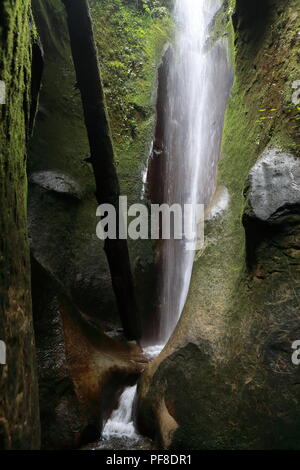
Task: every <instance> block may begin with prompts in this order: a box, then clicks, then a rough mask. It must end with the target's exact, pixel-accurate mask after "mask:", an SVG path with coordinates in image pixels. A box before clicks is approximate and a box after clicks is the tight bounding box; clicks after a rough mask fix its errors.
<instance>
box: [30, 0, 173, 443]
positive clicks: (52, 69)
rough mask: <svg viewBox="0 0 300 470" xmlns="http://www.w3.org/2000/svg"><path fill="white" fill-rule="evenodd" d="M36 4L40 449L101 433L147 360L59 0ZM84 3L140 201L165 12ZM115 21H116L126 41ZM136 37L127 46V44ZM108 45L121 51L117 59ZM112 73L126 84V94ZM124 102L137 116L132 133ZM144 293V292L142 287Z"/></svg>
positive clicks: (34, 213) (33, 226) (137, 250)
mask: <svg viewBox="0 0 300 470" xmlns="http://www.w3.org/2000/svg"><path fill="white" fill-rule="evenodd" d="M32 5H33V12H34V17H35V21H36V24H37V29H38V32H39V35H40V39H41V42H42V45H43V49H44V57H45V68H44V75H43V82H42V90H41V96H40V106H39V111H38V114H37V119H36V125H35V129H34V135H33V138H32V140H31V146H30V156H29V162H28V173H29V235H30V245H31V253H32V260H33V261H32V266H33V270H32V293H33V313H34V325H35V333H36V338H37V346H38V348H37V352H38V354H37V356H38V367H39V383H40V406H41V425H42V448H45V449H70V448H76V447H78V446H80V445H82V444H85V443H87V442H89V441H91V440H96V439H98V438H99V436H100V432H101V427H102V423H103V422H104V421H105V420H106V419H107V417H108V415H109V413H110V411H111V410H112V409H113V407H114V406H115V405H116V404H117V402H116V399H117V398H118V393H119V392H120V390H122V387H123V386H125V385H127V384H129V383H130V382H131V381H132V380H135V379H136V377H137V374H139V373H140V372H141V370H142V369H143V368H144V364H143V358H142V357H141V355H140V349H139V348H138V346H137V345H136V344H127V343H126V342H125V341H124V337H123V336H122V330H121V331H120V319H119V316H118V312H117V309H116V302H115V298H114V293H113V290H112V286H111V279H110V273H109V268H108V264H107V261H106V257H105V254H104V250H103V243H102V242H101V241H100V240H98V239H97V237H96V225H97V223H98V222H99V219H97V218H96V207H97V203H96V198H95V182H94V175H93V172H92V168H91V166H90V164H89V163H88V162H87V161H86V160H87V158H88V155H89V145H88V141H87V135H86V129H85V126H84V119H83V113H82V104H81V98H80V93H79V90H78V89H77V85H76V79H75V72H74V65H73V62H72V57H71V50H70V44H69V36H68V29H67V25H66V15H65V10H64V6H63V2H61V0H34V1H33V2H32ZM91 6H92V7H93V8H92V10H91V11H92V18H93V21H94V32H95V38H96V39H97V45H98V50H99V53H101V54H100V59H101V68H103V69H104V83H105V85H106V86H105V92H106V96H107V97H108V105H109V106H108V109H109V113H110V118H111V120H112V131H113V137H114V140H115V142H116V150H117V155H118V174H119V178H120V183H121V186H122V190H123V191H124V192H123V194H125V195H128V196H130V197H131V198H132V202H133V201H134V202H136V201H139V200H140V196H141V191H142V177H141V171H142V168H143V164H144V163H145V161H146V160H147V151H148V149H149V145H150V140H151V135H152V124H153V118H154V111H153V109H152V106H151V92H152V87H153V82H154V76H155V70H156V69H155V63H156V61H157V60H158V58H159V52H158V51H159V47H160V45H161V42H162V39H161V37H163V38H165V37H166V32H165V31H164V30H163V29H161V30H159V29H158V28H157V27H158V24H160V26H163V22H164V21H165V20H163V19H161V20H160V19H156V20H152V19H151V18H150V16H149V15H148V14H147V15H146V14H143V12H142V11H141V12H140V16H139V19H138V20H135V16H134V15H135V13H136V11H135V10H134V9H135V8H136V7H135V6H132V5H130V6H128V5H127V4H126V2H123V1H119V0H118V1H116V2H114V4H113V5H112V2H109V1H103V2H102V1H101V2H99V1H94V2H91ZM115 21H120V22H121V23H122V25H123V26H124V31H123V32H122V34H123V38H122V41H120V38H119V31H118V30H116V25H115ZM132 22H134V23H133V24H132ZM143 25H144V27H145V28H148V29H149V30H150V29H151V28H152V30H151V34H152V36H150V38H151V39H150V40H148V42H147V44H145V39H144V36H145V31H143V30H142V32H141V28H142V26H143ZM136 27H138V30H137V31H136V30H135V29H136ZM166 29H167V27H166ZM133 37H134V40H135V41H136V42H135V43H134V47H132V44H131V43H130V44H129V42H130V41H132V40H133ZM159 39H160V42H159V44H157V43H156V41H158V40H159ZM146 46H147V47H146ZM128 47H131V56H130V61H129V62H128ZM111 48H113V52H111ZM136 49H138V51H139V52H138V56H135V51H136ZM109 54H112V55H113V57H115V58H116V57H118V60H119V62H118V64H119V65H118V66H116V63H113V62H112V60H111V59H112V58H111V57H109ZM138 59H139V60H142V59H143V61H144V62H143V64H141V63H139V64H136V66H137V68H138V70H137V71H136V73H133V77H131V76H130V77H129V78H128V75H127V70H126V73H125V76H126V77H127V79H126V83H125V82H124V80H125V79H124V74H123V72H122V73H121V74H119V68H120V69H121V71H123V68H125V67H129V66H130V67H131V66H132V65H131V63H132V62H133V61H134V60H136V61H137V60H138ZM148 61H149V62H148ZM120 64H121V65H120ZM144 67H146V68H147V70H146V72H147V73H146V72H145V71H144ZM116 77H117V78H116ZM132 81H134V83H135V86H136V88H138V89H139V95H138V98H139V100H140V101H139V102H138V103H136V99H135V98H134V97H133V96H132V90H133V89H136V88H135V87H134V86H133V84H132ZM111 82H112V86H111V89H109V88H108V85H109V84H110V83H111ZM120 82H122V83H124V87H125V88H126V93H125V95H124V92H123V91H122V86H120ZM115 85H116V87H117V88H116V90H115V88H114V86H115ZM129 90H130V93H129ZM136 108H138V111H137V110H136ZM117 113H118V114H117ZM127 113H129V114H127ZM130 113H134V115H135V116H136V119H137V120H138V121H139V122H136V123H135V125H134V129H135V131H134V133H133V132H132V126H133V123H131V124H129V118H130ZM131 117H132V116H131ZM122 123H124V125H123V124H122ZM125 123H126V124H125ZM146 243H147V241H146ZM137 245H138V244H134V245H132V246H131V258H132V262H133V263H135V264H136V265H138V267H139V276H137V277H138V279H139V281H140V284H141V287H140V288H139V292H141V294H140V297H144V290H143V286H144V280H145V278H147V273H146V274H145V271H147V267H146V268H144V266H143V264H142V262H140V259H141V256H143V259H144V260H145V264H146V266H147V265H148V263H149V264H151V254H152V253H151V245H150V247H149V246H148V247H147V248H146V249H144V246H143V247H142V248H141V247H139V246H137ZM148 258H150V262H149V261H148ZM141 272H142V273H143V274H144V276H142V275H141ZM146 280H147V279H146ZM147 292H150V293H151V290H150V289H149V288H148V286H147Z"/></svg>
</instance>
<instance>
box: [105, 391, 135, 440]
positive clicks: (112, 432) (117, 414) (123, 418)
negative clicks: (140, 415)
mask: <svg viewBox="0 0 300 470" xmlns="http://www.w3.org/2000/svg"><path fill="white" fill-rule="evenodd" d="M136 388H137V386H136V385H134V386H133V387H127V388H125V390H124V392H123V393H122V395H121V397H120V402H119V406H118V408H117V409H116V410H115V411H114V412H113V414H112V415H111V417H110V418H109V420H108V421H107V422H106V425H105V428H104V430H103V433H102V437H103V439H106V440H107V439H111V438H114V437H118V438H122V437H125V438H129V439H137V438H138V437H139V436H138V434H137V432H136V430H135V427H134V424H133V416H132V411H133V402H134V398H135V395H136Z"/></svg>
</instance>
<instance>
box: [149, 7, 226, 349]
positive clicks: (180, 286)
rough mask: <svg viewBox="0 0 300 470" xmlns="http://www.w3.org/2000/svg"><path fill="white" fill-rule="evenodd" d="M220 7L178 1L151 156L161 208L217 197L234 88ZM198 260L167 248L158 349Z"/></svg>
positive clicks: (175, 243) (174, 246)
mask: <svg viewBox="0 0 300 470" xmlns="http://www.w3.org/2000/svg"><path fill="white" fill-rule="evenodd" d="M221 5H222V0H175V11H174V15H175V22H176V24H177V25H178V28H177V33H176V39H175V44H174V46H169V49H168V50H167V52H166V54H165V58H164V60H165V67H166V68H167V72H165V77H166V78H165V79H164V80H165V82H166V83H165V84H164V85H163V87H164V90H163V100H164V106H163V107H161V109H162V108H163V116H160V118H159V117H158V119H159V120H160V127H161V128H162V130H161V129H160V130H159V134H160V135H159V139H157V140H158V142H156V143H155V144H154V152H153V154H152V159H153V160H154V166H155V165H160V170H159V172H160V175H159V178H156V182H155V185H158V184H161V183H162V182H163V191H162V193H161V195H160V201H159V202H160V203H167V204H168V205H172V204H174V203H177V204H180V205H181V207H184V204H192V205H193V207H196V205H197V204H205V205H207V204H208V203H209V202H210V200H211V198H212V196H213V194H214V191H215V179H216V178H215V176H216V167H217V163H218V160H219V156H220V145H221V136H222V129H223V122H224V113H225V108H226V103H227V99H228V94H229V90H230V86H231V80H232V73H231V70H230V67H229V65H228V57H227V56H228V51H227V49H228V44H227V40H225V39H221V40H218V41H216V42H215V43H214V44H212V41H211V37H210V36H211V35H210V33H211V28H212V26H213V23H214V21H213V20H214V18H215V15H216V13H217V12H218V10H219V8H220V7H221ZM162 121H163V124H161V122H162ZM155 152H156V155H155ZM158 154H160V156H159V157H157V155H158ZM159 159H163V163H162V161H161V162H160V163H159ZM150 164H151V162H150ZM152 164H153V163H152ZM157 179H159V180H160V183H159V182H158V181H157ZM150 197H151V190H150ZM193 220H195V217H194V216H193ZM194 255H195V252H194V251H188V250H187V249H186V241H184V240H168V241H164V242H163V244H162V247H161V255H160V256H161V261H160V263H161V276H160V285H161V287H160V311H159V315H158V317H159V319H160V320H159V321H160V326H159V332H158V335H157V336H158V340H159V341H158V342H160V343H165V342H166V341H167V340H168V339H169V337H170V335H171V334H172V332H173V330H174V328H175V326H176V324H177V322H178V320H179V317H180V315H181V312H182V310H183V307H184V304H185V301H186V298H187V294H188V290H189V285H190V279H191V273H192V267H193V261H194Z"/></svg>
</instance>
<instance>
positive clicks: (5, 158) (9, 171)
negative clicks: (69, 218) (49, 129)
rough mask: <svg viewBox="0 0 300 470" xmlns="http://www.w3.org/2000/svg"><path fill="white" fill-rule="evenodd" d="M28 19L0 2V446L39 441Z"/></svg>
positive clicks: (25, 0)
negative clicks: (0, 85)
mask: <svg viewBox="0 0 300 470" xmlns="http://www.w3.org/2000/svg"><path fill="white" fill-rule="evenodd" d="M31 19H32V17H31V10H30V1H29V0H22V1H21V0H17V1H15V2H11V1H8V0H5V1H4V2H1V6H0V23H1V29H0V35H1V43H0V57H1V60H0V79H1V80H3V81H4V82H5V85H6V92H7V93H6V104H5V105H1V104H0V117H1V118H0V180H1V184H0V225H1V233H0V272H1V282H0V299H1V300H0V338H1V340H4V341H5V342H6V346H7V351H8V364H7V365H6V366H0V369H1V370H0V389H1V402H0V416H1V419H0V421H1V423H0V448H1V449H3V448H4V449H22V448H23V449H25V448H26V449H31V448H37V447H38V445H39V417H38V415H39V412H38V397H37V380H36V369H35V350H34V334H33V328H32V316H31V295H30V263H29V244H28V237H27V179H26V154H27V142H28V137H29V135H28V130H29V129H28V127H29V118H30V116H29V113H30V80H31V58H32V48H31V40H32V35H33V34H34V30H32V28H31ZM28 377H30V380H28Z"/></svg>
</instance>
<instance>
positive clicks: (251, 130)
mask: <svg viewBox="0 0 300 470" xmlns="http://www.w3.org/2000/svg"><path fill="white" fill-rule="evenodd" d="M234 3H235V2H228V1H227V2H224V9H222V11H220V13H219V15H218V16H217V17H216V18H215V34H216V36H220V35H222V34H226V35H228V36H229V38H230V40H231V52H232V53H231V54H229V55H230V58H231V60H233V61H234V67H235V83H234V86H233V89H232V93H231V99H230V102H229V105H228V108H227V114H226V120H225V128H224V135H223V145H222V158H221V160H220V162H219V168H218V185H219V190H221V189H222V188H224V186H225V187H226V188H227V190H228V191H229V195H230V201H229V204H228V207H227V208H226V209H225V210H224V211H223V212H222V213H221V214H219V215H217V216H215V217H208V220H207V221H206V229H205V232H206V233H205V235H206V241H205V247H204V249H203V250H202V251H201V252H199V253H197V256H196V261H195V263H194V269H193V275H192V281H191V286H190V292H189V296H188V299H187V303H186V306H185V309H184V311H183V314H182V318H181V320H180V322H179V324H178V326H177V328H176V330H175V332H174V334H173V337H172V338H171V340H170V341H169V343H168V344H167V346H166V348H165V350H164V351H163V352H162V354H161V355H160V357H159V358H157V359H156V360H155V361H154V362H153V363H152V364H151V365H150V367H149V369H148V370H147V372H146V373H145V374H144V375H143V377H142V379H141V382H140V384H139V410H140V411H139V424H140V428H141V430H143V431H144V432H146V433H147V434H148V435H152V436H155V437H156V439H157V440H158V442H159V443H160V445H162V446H163V447H165V448H171V449H276V448H277V449H287V448H290V449H299V448H300V441H299V431H300V416H299V400H300V393H299V385H298V384H299V379H300V369H299V367H297V366H295V365H294V364H293V363H292V352H293V350H292V343H293V341H295V340H298V339H299V338H300V328H299V322H298V319H299V311H300V305H299V287H300V269H299V264H300V253H299V236H300V230H299V220H300V219H299V217H300V216H299V209H300V196H299V194H300V193H299V186H298V185H299V176H300V160H299V157H300V155H299V143H300V142H299V137H300V136H299V101H300V100H299V84H300V82H299V79H300V76H299V41H300V39H299V18H300V12H299V3H298V2H297V1H294V0H284V1H282V0H280V1H278V0H268V1H267V0H266V1H264V2H261V1H257V0H255V1H254V0H247V1H242V0H237V2H236V5H234ZM297 87H298V88H297ZM297 93H298V94H297ZM212 205H213V203H212ZM178 384H180V385H178Z"/></svg>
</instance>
